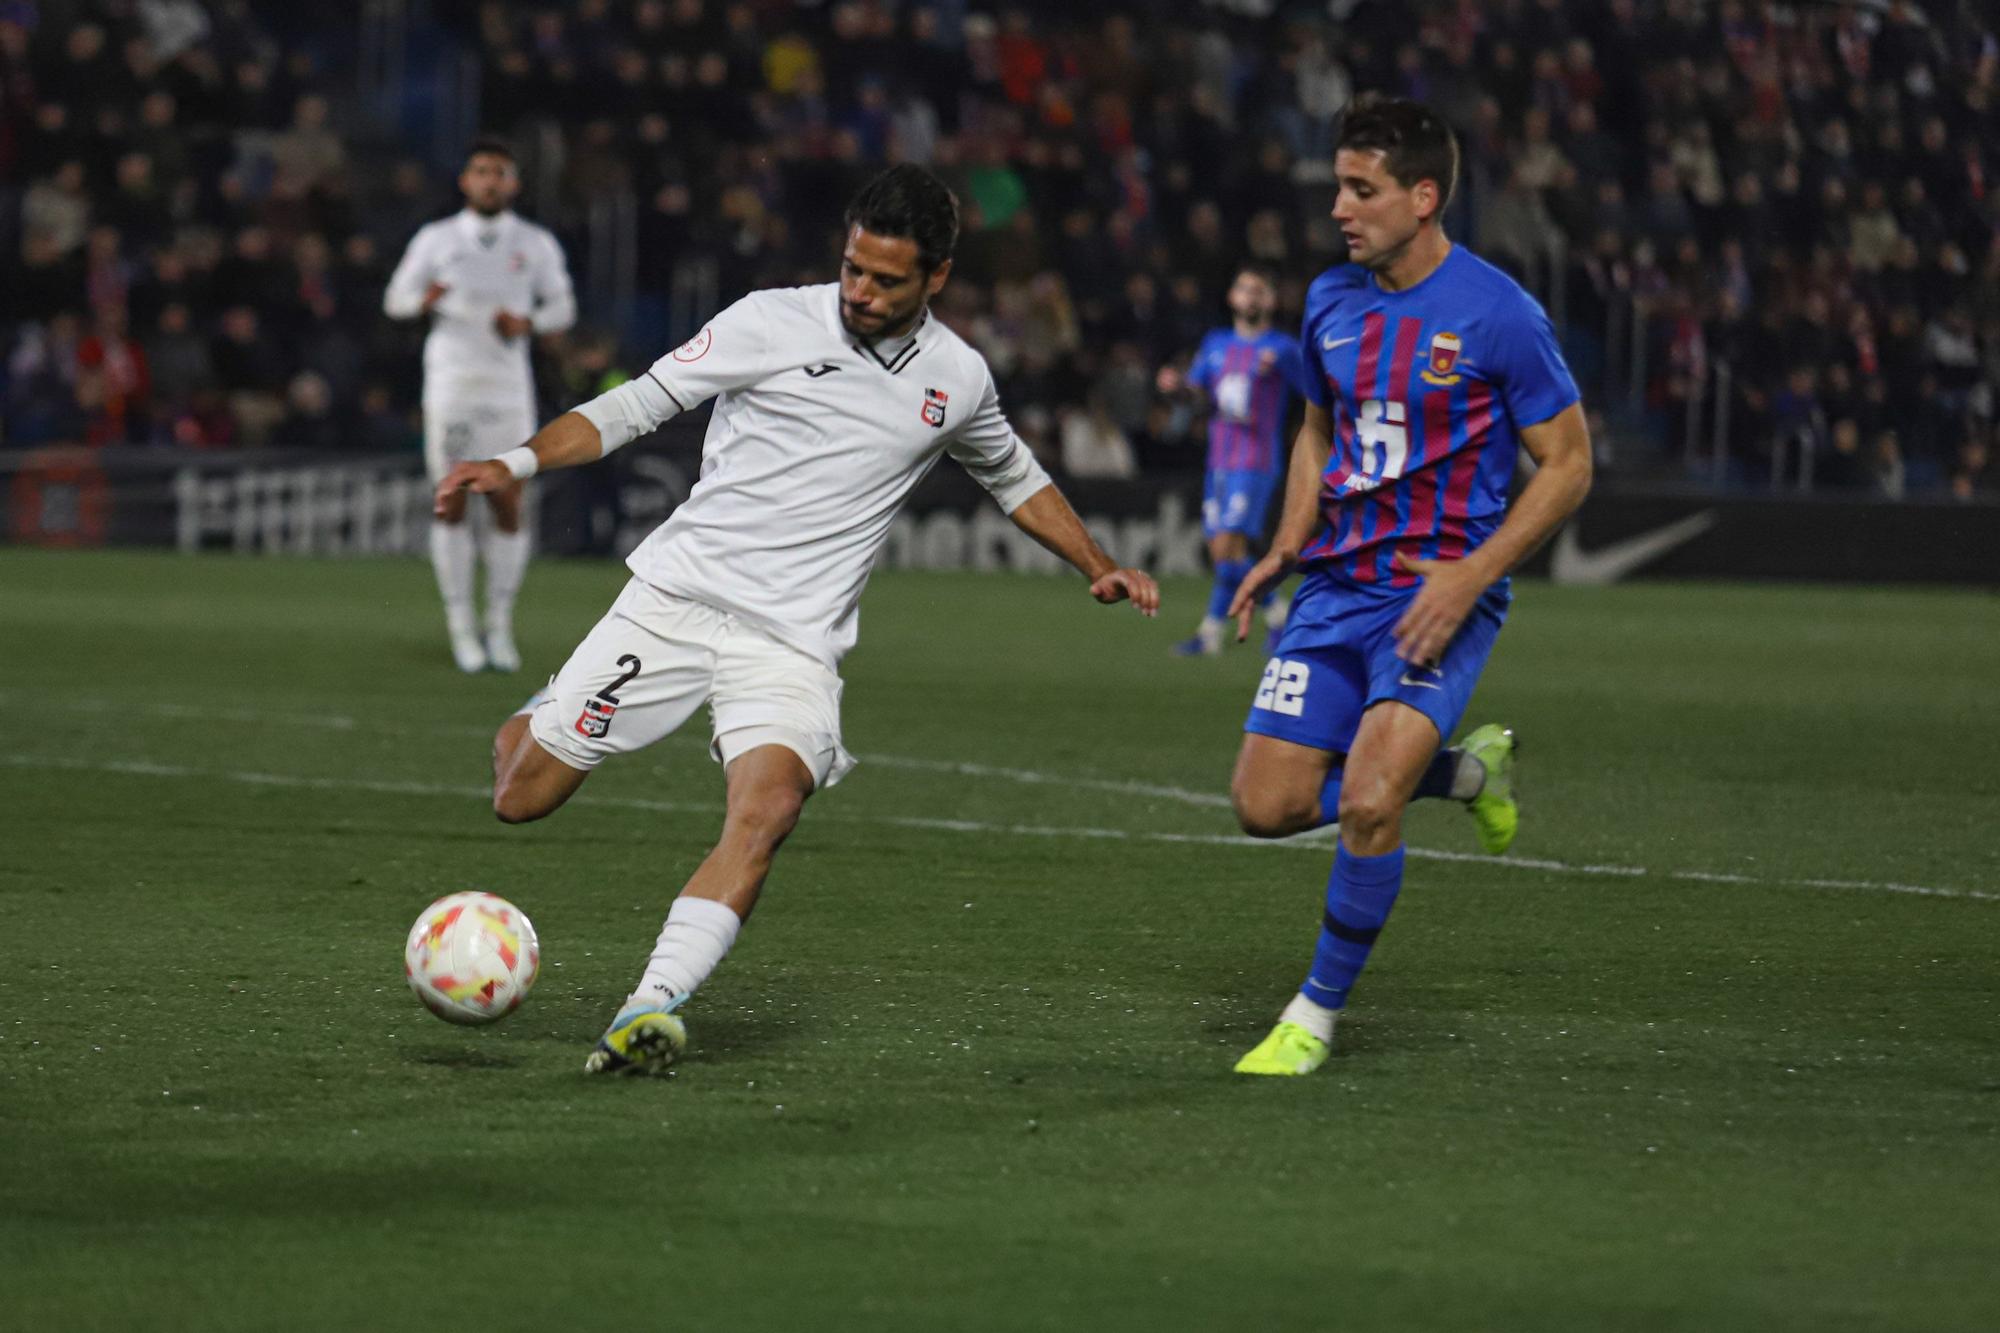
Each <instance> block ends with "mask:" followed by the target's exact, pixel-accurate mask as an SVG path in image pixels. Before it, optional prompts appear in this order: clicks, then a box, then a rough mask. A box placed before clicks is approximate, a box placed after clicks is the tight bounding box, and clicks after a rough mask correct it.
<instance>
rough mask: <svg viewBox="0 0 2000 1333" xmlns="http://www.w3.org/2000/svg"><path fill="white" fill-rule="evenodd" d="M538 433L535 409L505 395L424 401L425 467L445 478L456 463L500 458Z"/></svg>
mask: <svg viewBox="0 0 2000 1333" xmlns="http://www.w3.org/2000/svg"><path fill="white" fill-rule="evenodd" d="M534 433H535V410H534V408H533V406H531V405H530V404H528V403H525V402H520V401H517V400H515V399H512V398H509V397H507V396H505V395H499V394H496V395H495V396H493V397H492V398H487V399H478V398H464V399H460V400H459V401H457V402H446V403H425V404H424V467H425V468H426V469H427V470H428V471H429V472H430V476H431V480H432V481H434V482H435V481H439V480H442V479H443V477H444V474H445V473H447V472H449V471H451V468H452V464H454V463H476V462H480V461H483V460H485V459H488V458H498V457H499V456H500V455H501V454H504V453H506V452H507V451H508V450H509V449H512V448H513V447H514V446H516V445H520V444H526V443H527V442H528V438H529V437H530V436H532V435H533V434H534Z"/></svg>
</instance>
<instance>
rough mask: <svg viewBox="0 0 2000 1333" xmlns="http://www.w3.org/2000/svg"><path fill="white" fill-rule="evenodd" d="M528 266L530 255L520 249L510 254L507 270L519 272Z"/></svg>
mask: <svg viewBox="0 0 2000 1333" xmlns="http://www.w3.org/2000/svg"><path fill="white" fill-rule="evenodd" d="M527 266H528V257H527V256H526V255H524V254H522V253H521V252H520V251H519V250H516V251H515V252H514V253H513V254H512V255H510V256H508V258H507V271H508V272H509V273H519V272H520V271H521V270H522V269H524V268H526V267H527Z"/></svg>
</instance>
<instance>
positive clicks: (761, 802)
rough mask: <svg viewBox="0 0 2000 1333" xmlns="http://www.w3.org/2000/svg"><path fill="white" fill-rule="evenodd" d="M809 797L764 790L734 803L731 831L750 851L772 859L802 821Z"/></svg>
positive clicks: (730, 811)
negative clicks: (802, 813)
mask: <svg viewBox="0 0 2000 1333" xmlns="http://www.w3.org/2000/svg"><path fill="white" fill-rule="evenodd" d="M804 808H805V797H804V796H803V795H801V794H800V793H798V792H794V791H783V790H774V791H762V792H756V793H754V794H751V795H748V796H745V797H743V798H742V799H741V800H739V801H736V802H734V803H732V805H731V807H730V810H729V831H730V833H731V834H732V835H733V836H734V837H736V838H737V839H738V840H740V841H741V842H743V843H744V844H746V845H747V846H748V848H749V850H750V851H752V852H755V853H758V854H760V855H765V856H768V855H770V854H771V853H773V852H775V851H777V850H778V847H779V844H781V843H783V842H784V840H785V839H786V838H787V837H789V836H790V834H791V831H792V830H793V829H794V828H795V827H797V825H798V822H799V811H800V810H802V809H804Z"/></svg>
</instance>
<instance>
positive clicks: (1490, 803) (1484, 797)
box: [1458, 722, 1521, 856]
mask: <svg viewBox="0 0 2000 1333" xmlns="http://www.w3.org/2000/svg"><path fill="white" fill-rule="evenodd" d="M1458 745H1459V748H1460V749H1462V750H1464V751H1465V752H1466V753H1467V754H1469V755H1471V756H1472V757H1473V758H1474V759H1477V760H1478V761H1479V766H1480V767H1481V768H1483V769H1485V770H1486V782H1485V784H1484V785H1483V786H1481V787H1480V789H1479V795H1477V796H1475V797H1473V798H1472V799H1471V800H1470V801H1467V802H1466V808H1467V809H1468V810H1470V811H1472V822H1473V823H1474V824H1475V825H1477V826H1478V828H1479V845H1480V847H1482V848H1484V849H1485V851H1486V852H1487V853H1488V854H1489V855H1492V856H1498V855H1500V853H1502V852H1504V851H1506V850H1507V849H1508V848H1509V847H1512V846H1513V845H1514V835H1515V834H1516V833H1518V832H1519V831H1520V828H1521V807H1520V806H1519V805H1517V804H1516V803H1515V801H1514V758H1515V756H1516V755H1517V754H1518V753H1519V752H1520V742H1519V741H1516V740H1515V739H1514V733H1513V732H1511V731H1509V730H1508V729H1507V728H1505V727H1503V726H1501V725H1500V724H1499V723H1498V722H1489V723H1487V724H1486V725H1485V726H1483V727H1480V728H1478V729H1476V730H1474V731H1472V732H1469V733H1468V734H1467V735H1466V737H1465V739H1464V740H1462V741H1460V742H1459V743H1458Z"/></svg>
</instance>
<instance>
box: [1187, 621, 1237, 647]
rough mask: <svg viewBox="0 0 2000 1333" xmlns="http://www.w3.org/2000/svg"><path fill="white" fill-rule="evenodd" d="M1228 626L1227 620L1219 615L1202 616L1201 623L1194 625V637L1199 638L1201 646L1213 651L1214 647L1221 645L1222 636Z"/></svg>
mask: <svg viewBox="0 0 2000 1333" xmlns="http://www.w3.org/2000/svg"><path fill="white" fill-rule="evenodd" d="M1228 628H1229V622H1228V621H1226V620H1224V619H1222V617H1220V616H1203V617H1202V618H1201V624H1200V625H1199V626H1197V627H1196V629H1195V632H1194V634H1195V637H1196V638H1198V639H1200V640H1201V646H1202V647H1204V648H1206V649H1208V650H1209V651H1210V652H1214V651H1215V650H1216V649H1218V648H1220V647H1222V636H1223V634H1224V632H1226V631H1227V630H1228Z"/></svg>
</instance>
